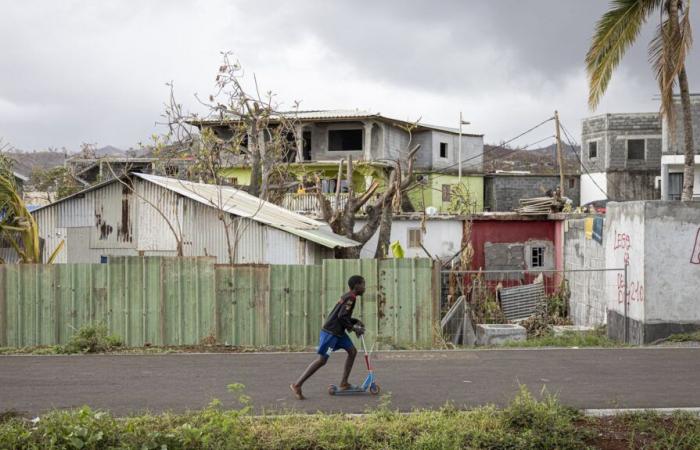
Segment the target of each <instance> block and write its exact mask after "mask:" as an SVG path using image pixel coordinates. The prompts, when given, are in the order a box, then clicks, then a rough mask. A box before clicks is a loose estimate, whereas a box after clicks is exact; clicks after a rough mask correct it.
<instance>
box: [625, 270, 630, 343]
mask: <svg viewBox="0 0 700 450" xmlns="http://www.w3.org/2000/svg"><path fill="white" fill-rule="evenodd" d="M624 297H625V298H624V302H625V344H629V321H628V319H627V315H628V312H627V263H625V295H624Z"/></svg>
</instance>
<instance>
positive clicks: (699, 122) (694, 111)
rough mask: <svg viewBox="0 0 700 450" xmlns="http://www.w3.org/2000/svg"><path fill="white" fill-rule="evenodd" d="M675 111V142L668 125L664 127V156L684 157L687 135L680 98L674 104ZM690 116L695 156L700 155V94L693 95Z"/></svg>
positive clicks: (665, 124)
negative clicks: (684, 128) (671, 137)
mask: <svg viewBox="0 0 700 450" xmlns="http://www.w3.org/2000/svg"><path fill="white" fill-rule="evenodd" d="M673 110H674V112H675V117H676V121H675V122H676V127H675V137H676V139H675V141H674V140H672V139H670V134H669V133H670V130H669V127H668V124H667V123H664V127H663V154H664V155H682V154H683V146H684V144H683V142H684V141H683V140H684V139H685V133H684V131H683V109H682V108H681V103H680V98H678V99H676V101H675V102H674V104H673ZM690 116H691V117H692V120H693V137H694V139H693V146H694V149H695V154H696V155H697V154H700V94H693V95H692V96H691V98H690Z"/></svg>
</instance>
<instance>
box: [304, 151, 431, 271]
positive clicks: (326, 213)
mask: <svg viewBox="0 0 700 450" xmlns="http://www.w3.org/2000/svg"><path fill="white" fill-rule="evenodd" d="M419 148H420V145H416V146H415V147H413V148H412V149H411V150H410V151H409V152H408V156H407V161H408V163H407V168H406V171H405V172H404V171H403V170H402V169H401V162H400V161H396V162H395V164H394V169H393V170H391V172H390V174H389V181H388V183H387V186H386V189H385V190H384V192H382V193H380V194H377V198H376V200H375V201H374V202H370V200H371V199H372V198H373V197H375V194H376V192H377V190H378V188H379V183H378V182H377V181H375V182H373V183H372V184H371V185H370V187H369V188H368V189H367V190H366V191H365V192H364V193H363V194H362V195H360V196H357V195H356V194H355V189H354V187H353V183H352V178H353V173H354V168H353V163H352V158H350V159H348V161H347V165H346V174H345V175H346V180H347V184H348V200H347V203H346V204H345V207H344V208H343V209H340V208H339V204H338V203H336V208H335V209H334V208H332V207H331V202H330V201H329V200H328V198H326V196H325V195H324V194H323V192H322V190H321V183H320V179H319V178H318V177H317V178H316V194H317V199H318V203H319V205H321V214H322V216H323V219H324V220H325V221H327V222H328V224H329V225H330V227H331V229H332V230H333V231H334V232H335V233H337V234H340V235H343V236H346V237H348V238H350V239H352V240H354V241H357V242H359V243H360V244H361V245H360V246H358V247H353V248H346V249H339V250H336V258H343V259H357V258H359V257H360V251H361V250H362V246H363V245H364V244H366V243H367V241H369V240H370V239H371V238H372V236H374V234H375V233H376V232H377V229H378V228H379V226H380V224H381V222H382V216H383V215H384V214H383V213H384V212H385V209H389V212H388V213H387V214H389V215H390V216H391V212H392V211H391V208H392V204H394V202H395V201H396V199H395V197H396V196H399V195H401V194H403V193H404V192H406V191H407V190H408V189H409V188H410V187H411V186H412V177H413V165H414V163H415V159H416V153H417V152H418V149H419ZM398 202H399V203H400V198H399V199H398ZM397 204H398V203H397ZM363 207H364V208H365V211H366V220H367V223H365V225H364V226H363V227H362V228H360V229H359V230H357V231H355V222H356V217H357V214H358V213H359V212H360V210H361V209H362V208H363ZM387 233H388V234H389V236H391V220H388V221H387V220H385V227H384V234H385V235H386V234H387Z"/></svg>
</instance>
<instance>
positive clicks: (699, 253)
mask: <svg viewBox="0 0 700 450" xmlns="http://www.w3.org/2000/svg"><path fill="white" fill-rule="evenodd" d="M690 263H691V264H700V228H698V232H697V233H696V234H695V245H694V246H693V253H691V255H690Z"/></svg>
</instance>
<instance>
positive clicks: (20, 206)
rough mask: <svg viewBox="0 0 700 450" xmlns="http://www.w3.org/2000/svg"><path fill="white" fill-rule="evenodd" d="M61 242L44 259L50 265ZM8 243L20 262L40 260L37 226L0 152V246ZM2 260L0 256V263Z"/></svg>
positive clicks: (7, 162)
mask: <svg viewBox="0 0 700 450" xmlns="http://www.w3.org/2000/svg"><path fill="white" fill-rule="evenodd" d="M63 244H64V242H63V241H61V243H60V244H59V245H58V246H57V247H56V249H55V250H54V251H53V253H52V254H51V255H50V256H49V258H48V261H47V262H48V263H49V264H51V263H52V262H53V261H54V260H55V259H56V256H57V255H58V253H59V252H60V251H61V250H62V248H63ZM5 245H9V246H10V247H12V248H13V249H14V251H15V252H16V253H17V259H18V260H19V262H21V263H41V247H40V245H39V227H38V226H37V224H36V221H35V220H34V217H33V216H32V214H31V213H30V212H29V211H28V210H27V206H26V205H25V203H24V201H23V200H22V196H21V195H20V194H19V190H18V189H17V185H16V183H15V176H14V173H13V172H12V164H11V162H10V160H9V159H8V158H7V157H5V155H3V154H0V246H3V247H4V246H5ZM4 262H5V261H3V260H2V258H0V264H2V263H4Z"/></svg>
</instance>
